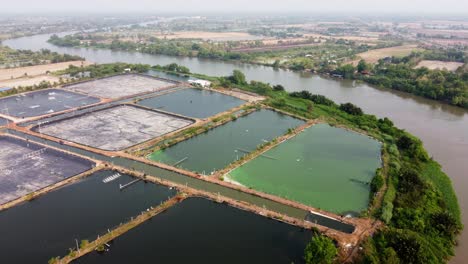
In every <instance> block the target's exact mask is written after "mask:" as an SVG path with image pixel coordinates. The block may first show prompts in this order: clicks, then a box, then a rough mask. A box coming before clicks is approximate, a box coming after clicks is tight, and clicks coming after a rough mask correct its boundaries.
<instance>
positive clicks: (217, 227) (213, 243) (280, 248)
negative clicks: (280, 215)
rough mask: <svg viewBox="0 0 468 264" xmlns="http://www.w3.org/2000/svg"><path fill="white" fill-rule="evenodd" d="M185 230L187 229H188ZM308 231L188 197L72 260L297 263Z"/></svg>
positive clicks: (85, 263)
mask: <svg viewBox="0 0 468 264" xmlns="http://www.w3.org/2000/svg"><path fill="white" fill-rule="evenodd" d="M188 234H190V235H188ZM311 238H312V232H311V231H308V230H302V229H300V228H298V227H294V226H290V225H287V224H285V223H282V222H277V221H274V220H269V219H267V218H264V217H262V216H259V215H254V214H251V213H249V212H245V211H242V210H239V209H236V208H233V207H229V206H227V205H223V204H218V203H215V202H212V201H209V200H205V199H202V198H190V199H188V200H185V201H183V202H182V203H180V204H177V205H175V206H174V207H172V208H170V209H168V210H167V211H166V212H164V213H163V214H160V215H157V216H155V217H153V218H152V219H151V220H150V221H147V222H146V223H143V224H142V225H141V226H139V227H137V228H135V229H132V230H130V231H129V232H128V233H126V234H124V235H122V236H121V237H119V238H117V239H115V240H114V241H113V243H112V244H111V247H110V250H109V251H108V252H105V253H104V254H98V253H96V252H93V253H91V254H89V255H86V256H84V257H82V258H81V259H78V260H76V261H75V262H74V263H80V264H92V263H103V264H106V263H147V262H148V260H149V259H154V260H157V262H159V263H303V252H304V248H305V247H306V244H307V243H308V242H309V241H310V239H311Z"/></svg>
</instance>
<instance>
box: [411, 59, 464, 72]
mask: <svg viewBox="0 0 468 264" xmlns="http://www.w3.org/2000/svg"><path fill="white" fill-rule="evenodd" d="M461 66H463V63H461V62H453V61H433V60H423V61H420V62H419V63H418V65H416V67H415V68H416V69H418V68H422V67H426V68H428V69H430V70H435V69H440V70H442V69H447V70H448V71H456V70H457V69H458V68H460V67H461Z"/></svg>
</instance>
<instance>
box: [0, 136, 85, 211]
mask: <svg viewBox="0 0 468 264" xmlns="http://www.w3.org/2000/svg"><path fill="white" fill-rule="evenodd" d="M0 149H1V151H0V204H4V203H6V202H8V201H11V200H14V199H17V198H19V197H21V196H24V195H27V194H28V193H31V192H34V191H37V190H39V189H42V188H44V187H46V186H49V185H51V184H54V183H57V182H59V181H62V180H64V179H66V178H69V177H72V176H74V175H77V174H80V173H82V172H85V171H87V170H89V169H90V168H92V166H93V165H94V163H93V162H92V161H89V160H86V159H83V158H80V157H77V156H72V155H70V154H66V153H63V152H60V151H57V150H55V149H50V148H46V147H43V146H41V145H38V144H35V143H31V142H28V141H24V140H20V139H16V138H13V137H7V136H0Z"/></svg>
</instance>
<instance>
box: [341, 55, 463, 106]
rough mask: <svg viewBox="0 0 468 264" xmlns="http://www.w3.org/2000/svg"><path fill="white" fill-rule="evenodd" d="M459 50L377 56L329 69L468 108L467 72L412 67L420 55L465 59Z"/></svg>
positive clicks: (368, 81) (374, 83)
mask: <svg viewBox="0 0 468 264" xmlns="http://www.w3.org/2000/svg"><path fill="white" fill-rule="evenodd" d="M462 54H463V53H455V54H452V55H451V53H450V52H446V53H444V54H440V52H437V53H427V52H423V53H413V54H411V55H410V56H407V57H404V58H401V59H400V58H391V59H387V60H380V61H379V62H378V63H377V64H376V65H371V64H367V63H366V62H364V61H360V62H359V64H358V66H357V68H354V67H353V66H352V65H344V66H341V67H338V68H337V69H335V70H334V71H333V73H336V74H339V75H341V76H343V77H344V78H348V79H357V80H362V81H365V82H367V83H369V84H373V85H376V86H380V87H384V88H390V89H394V90H399V91H403V92H408V93H411V94H415V95H419V96H423V97H426V98H429V99H434V100H438V101H443V102H446V103H449V104H452V105H455V106H459V107H463V108H468V72H467V71H465V70H464V69H462V68H461V69H459V70H457V71H455V72H451V71H448V70H445V69H442V70H440V69H435V70H429V69H428V68H425V67H421V68H415V66H416V64H417V63H418V62H419V61H421V60H422V59H423V58H424V59H425V58H433V57H436V58H441V59H454V60H463V61H464V60H466V58H465V57H464V56H463V55H462Z"/></svg>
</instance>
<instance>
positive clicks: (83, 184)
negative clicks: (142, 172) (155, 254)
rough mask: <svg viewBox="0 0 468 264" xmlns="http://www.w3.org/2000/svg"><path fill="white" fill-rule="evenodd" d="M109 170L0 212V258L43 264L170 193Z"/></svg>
mask: <svg viewBox="0 0 468 264" xmlns="http://www.w3.org/2000/svg"><path fill="white" fill-rule="evenodd" d="M113 175H116V172H114V171H100V172H97V173H95V174H93V175H91V176H89V177H88V178H85V179H83V180H81V181H79V182H77V183H74V184H71V185H68V186H66V187H64V188H61V189H58V190H56V191H53V192H50V193H48V194H47V195H44V196H40V197H39V198H37V199H36V200H33V201H31V202H27V203H24V204H22V205H20V206H17V207H13V208H11V209H9V210H6V211H3V212H0V233H1V234H2V235H1V236H0V247H1V248H2V254H0V262H1V263H47V261H48V260H49V259H50V258H51V257H54V256H64V255H66V254H68V249H69V248H72V247H75V248H76V242H75V239H77V240H78V243H80V241H81V240H84V239H87V240H90V241H92V240H94V239H96V238H97V236H98V235H102V234H105V233H106V232H107V229H111V230H112V228H114V227H115V226H117V225H119V224H120V223H122V222H126V221H128V220H130V218H131V217H134V216H136V215H138V214H139V213H140V212H142V211H144V210H146V209H147V208H149V207H151V206H156V205H159V204H160V203H161V202H163V201H165V200H167V199H168V197H171V196H173V195H175V191H173V190H169V188H167V187H164V186H161V185H156V184H152V183H144V182H142V181H141V182H138V183H135V184H133V185H131V186H130V187H128V188H126V189H124V190H122V191H120V189H119V185H120V184H126V183H128V182H130V181H132V180H133V178H132V177H130V176H127V175H125V174H121V176H120V177H119V178H116V179H114V180H113V181H110V182H107V183H105V182H103V181H104V180H105V179H108V178H114V177H111V176H113Z"/></svg>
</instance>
